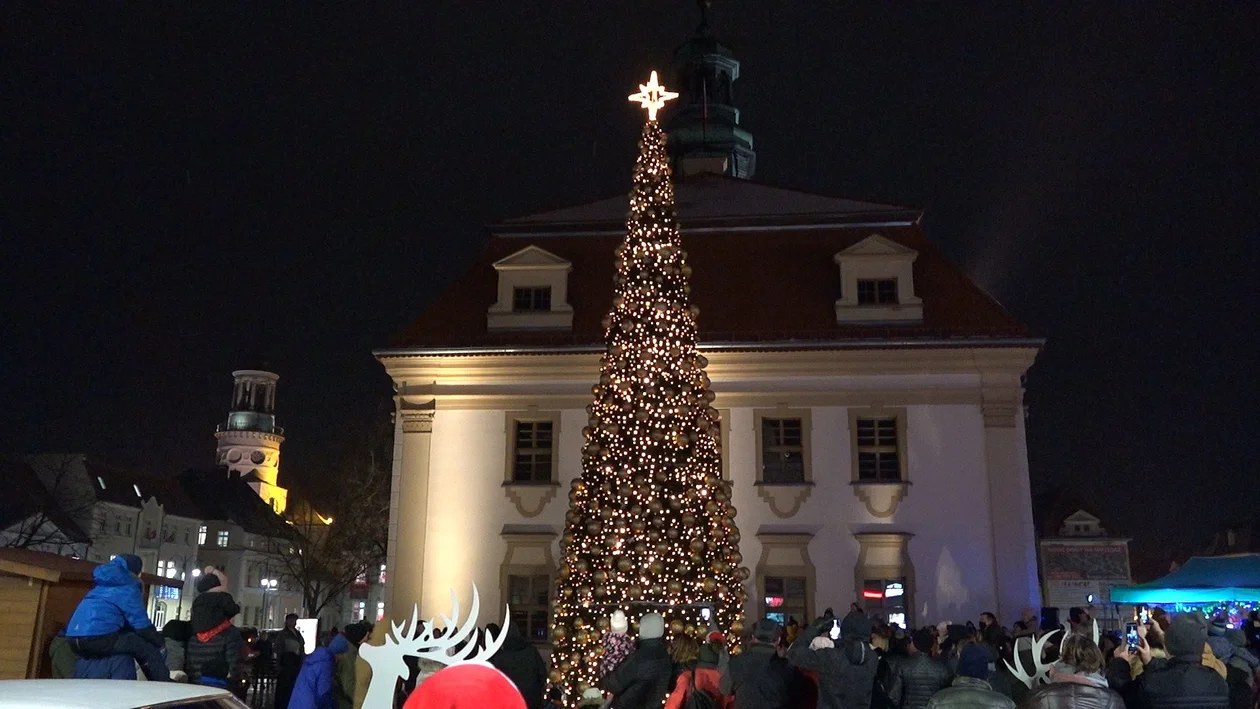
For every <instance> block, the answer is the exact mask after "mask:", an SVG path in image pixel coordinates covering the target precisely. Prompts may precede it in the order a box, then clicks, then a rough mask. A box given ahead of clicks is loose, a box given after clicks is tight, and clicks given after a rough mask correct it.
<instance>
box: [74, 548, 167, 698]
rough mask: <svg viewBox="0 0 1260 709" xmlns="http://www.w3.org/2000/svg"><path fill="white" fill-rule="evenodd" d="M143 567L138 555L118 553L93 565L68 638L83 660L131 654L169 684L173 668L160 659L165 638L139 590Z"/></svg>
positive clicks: (150, 674) (153, 675)
mask: <svg viewBox="0 0 1260 709" xmlns="http://www.w3.org/2000/svg"><path fill="white" fill-rule="evenodd" d="M143 567H144V562H143V561H141V560H140V557H138V556H136V555H135V554H120V555H118V556H115V557H114V558H113V559H111V560H110V561H109V562H107V563H104V564H100V565H98V566H97V567H96V568H95V569H93V570H92V581H93V582H94V585H93V586H92V589H91V590H89V591H88V592H87V594H86V595H84V596H83V600H81V601H79V605H78V606H77V607H75V609H74V614H73V615H71V616H70V622H69V623H68V624H67V625H66V639H67V641H69V644H70V647H71V648H72V649H73V650H74V652H75V654H77V655H78V656H79V657H81V658H88V659H98V660H103V659H106V658H110V657H113V656H115V655H123V656H127V657H130V658H134V661H135V662H138V663H140V666H141V668H142V669H143V670H144V674H145V676H146V677H148V678H149V679H150V680H153V681H158V682H168V681H170V679H171V671H170V669H169V668H168V667H167V666H166V660H165V658H163V657H162V649H163V648H164V646H165V642H164V641H163V640H162V636H161V635H159V634H158V632H157V629H156V628H154V627H153V621H151V620H149V614H148V612H146V611H145V607H144V596H143V593H142V592H141V589H140V579H139V576H140V572H141V570H142V569H143ZM125 664H127V663H121V662H120V663H119V666H122V665H125ZM76 665H77V663H76ZM78 674H79V671H78V669H77V667H76V670H75V676H76V677H78ZM81 679H82V678H81Z"/></svg>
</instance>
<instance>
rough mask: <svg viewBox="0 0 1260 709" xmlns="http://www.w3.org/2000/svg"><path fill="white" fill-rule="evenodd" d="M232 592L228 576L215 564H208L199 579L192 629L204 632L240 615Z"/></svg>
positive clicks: (239, 608)
mask: <svg viewBox="0 0 1260 709" xmlns="http://www.w3.org/2000/svg"><path fill="white" fill-rule="evenodd" d="M240 612H241V607H240V606H239V605H237V603H236V600H235V599H233V598H232V594H230V593H228V584H227V576H226V575H225V574H224V573H223V572H222V571H220V570H218V569H216V568H214V567H213V566H207V567H206V568H205V571H203V572H202V574H201V578H199V579H197V598H196V599H195V600H193V605H192V631H193V632H194V633H204V632H206V631H208V630H212V629H214V628H216V627H218V626H220V625H223V624H225V623H227V624H230V623H231V622H232V619H233V618H235V617H236V616H237V615H240Z"/></svg>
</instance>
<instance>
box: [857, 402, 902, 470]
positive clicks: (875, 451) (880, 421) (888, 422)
mask: <svg viewBox="0 0 1260 709" xmlns="http://www.w3.org/2000/svg"><path fill="white" fill-rule="evenodd" d="M857 463H858V476H857V477H858V480H863V481H870V482H897V481H899V480H901V450H900V446H899V444H898V441H897V419H896V418H895V417H885V418H859V419H858V420H857Z"/></svg>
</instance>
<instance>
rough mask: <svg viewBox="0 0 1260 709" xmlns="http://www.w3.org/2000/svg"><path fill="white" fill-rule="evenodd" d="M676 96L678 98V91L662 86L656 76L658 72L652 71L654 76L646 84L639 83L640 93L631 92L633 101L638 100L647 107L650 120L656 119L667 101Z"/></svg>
mask: <svg viewBox="0 0 1260 709" xmlns="http://www.w3.org/2000/svg"><path fill="white" fill-rule="evenodd" d="M676 98H678V94H677V93H675V92H673V91H667V90H666V89H665V87H664V86H661V84H660V81H658V80H657V78H656V72H652V77H651V78H650V79H648V82H647V83H646V84H639V93H637V94H630V100H631V101H637V102H638V103H639V104H641V105H642V106H643V107H644V108H646V109H647V112H648V120H649V121H655V120H656V112H657V111H659V110H661V109H662V108H663V107H664V106H665V102H666V101H672V100H674V99H676Z"/></svg>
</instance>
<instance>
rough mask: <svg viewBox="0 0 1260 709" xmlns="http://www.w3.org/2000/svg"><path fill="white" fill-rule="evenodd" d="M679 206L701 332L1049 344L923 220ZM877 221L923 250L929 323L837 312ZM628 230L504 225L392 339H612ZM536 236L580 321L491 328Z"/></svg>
mask: <svg viewBox="0 0 1260 709" xmlns="http://www.w3.org/2000/svg"><path fill="white" fill-rule="evenodd" d="M680 215H681V219H682V220H683V223H684V227H683V245H684V247H685V248H686V249H687V253H688V262H689V263H690V265H691V266H692V269H693V274H692V277H691V286H692V300H693V302H694V303H695V304H696V305H697V306H699V308H700V323H699V324H700V341H701V344H704V343H706V342H707V343H720V342H731V343H737V342H738V343H744V342H761V343H770V344H773V343H784V344H785V346H786V345H787V343H793V344H792V346H800V345H807V344H808V343H811V342H813V343H819V342H838V341H848V342H852V343H855V344H856V343H861V344H862V345H863V346H866V345H869V346H871V347H881V346H889V345H890V344H892V343H900V342H906V341H928V342H933V343H937V342H939V341H942V340H963V339H966V340H968V341H971V340H975V339H981V340H984V339H993V340H995V341H997V340H1001V341H1003V342H1009V340H1011V339H1026V340H1027V344H1028V346H1037V345H1038V344H1039V341H1038V340H1034V339H1032V336H1031V334H1030V333H1029V331H1028V330H1027V329H1026V328H1025V327H1024V326H1023V325H1021V324H1020V323H1019V322H1018V321H1016V320H1015V318H1014V317H1012V316H1011V314H1010V313H1008V312H1007V311H1006V310H1004V309H1003V308H1002V306H1001V305H999V304H998V303H997V301H995V300H994V299H993V298H991V297H990V296H989V295H987V294H986V293H985V292H984V291H982V290H981V289H980V288H979V287H978V286H977V285H976V284H975V283H973V282H972V281H971V279H969V278H968V277H967V276H966V275H965V274H964V273H963V272H962V271H961V270H960V269H959V268H958V267H956V266H954V265H953V264H952V263H950V262H949V261H948V260H946V258H945V257H944V255H943V254H942V253H941V252H940V250H939V249H937V248H936V247H935V246H934V245H932V244H931V243H930V242H928V240H927V238H926V237H925V235H924V234H923V231H922V229H921V228H920V226H919V225H918V224H917V223H911V222H902V225H900V226H872V227H859V226H852V225H850V226H839V225H837V226H833V227H813V228H808V229H786V228H784V229H775V228H773V227H769V228H761V229H759V230H756V231H741V230H732V231H724V230H722V229H721V228H713V229H710V230H704V231H700V232H698V233H688V231H687V222H686V214H685V213H684V212H683V210H681V209H680ZM500 231H501V230H500ZM539 231H541V229H539ZM550 233H551V234H555V232H554V231H553V232H550ZM876 233H878V234H881V235H883V236H884V237H887V238H889V239H891V240H892V241H895V242H897V243H899V244H901V245H903V246H906V247H909V248H911V249H914V250H915V251H917V252H918V258H917V259H916V260H915V262H914V288H915V295H916V296H918V297H919V298H921V299H922V300H923V321H922V322H921V323H912V324H878V325H877V324H853V325H838V324H837V323H836V316H835V301H836V299H837V298H838V297H839V295H840V293H839V290H840V277H839V268H838V267H837V266H836V264H835V262H834V260H833V256H834V255H835V254H836V253H837V252H839V251H842V250H844V249H846V248H848V247H850V246H853V245H854V244H856V243H857V242H859V241H861V240H863V239H865V238H867V237H868V236H871V235H872V234H876ZM622 238H623V236H622V235H621V234H619V233H616V232H609V233H606V234H589V235H547V236H542V235H538V234H531V232H530V231H529V230H522V231H518V232H517V233H515V234H513V235H511V236H495V237H493V238H492V239H491V241H490V243H489V244H488V246H487V247H486V249H485V250H484V252H483V253H482V254H481V256H480V257H479V258H478V259H477V260H476V261H475V262H474V263H473V265H472V267H471V268H470V269H469V270H468V271H467V272H465V273H464V275H463V276H461V277H460V278H459V279H458V280H456V281H455V283H454V284H453V285H452V286H451V287H450V288H448V289H447V290H446V292H444V293H443V294H442V295H441V296H440V297H439V298H438V299H437V300H436V301H435V302H433V303H432V305H431V306H430V307H429V308H428V310H426V311H425V312H424V313H423V314H421V315H420V317H419V318H418V319H416V320H415V321H414V322H413V323H412V324H411V326H410V327H408V328H407V329H406V330H405V331H403V332H402V333H401V335H400V336H399V337H397V338H396V339H395V340H394V342H393V343H392V347H393V348H397V349H408V348H419V349H446V348H477V347H504V346H516V347H542V348H545V347H562V346H575V345H598V344H602V343H603V331H602V328H601V326H600V322H601V320H602V319H603V318H604V316H605V315H606V314H607V313H608V310H609V307H610V306H611V303H612V288H613V285H612V279H613V250H614V249H615V248H616V247H617V246H618V244H620V243H621V241H622ZM531 244H535V245H537V246H539V247H541V248H544V249H546V250H547V251H550V252H552V253H554V254H556V255H557V256H560V257H562V258H564V259H566V260H568V261H569V262H571V263H572V264H573V268H572V271H571V272H570V273H569V287H568V291H569V303H570V305H572V306H573V311H574V312H573V329H572V331H564V332H556V331H532V332H531V331H514V332H493V333H492V332H488V331H487V329H486V310H487V309H488V308H489V307H490V306H491V305H492V304H493V303H494V302H495V300H496V297H497V283H498V281H497V278H498V275H497V273H496V271H495V270H494V268H493V264H494V262H495V261H498V260H499V259H502V258H504V257H506V256H509V255H511V254H513V253H516V252H517V251H519V250H521V249H523V248H525V247H527V246H529V245H531ZM946 346H948V343H946ZM382 354H385V353H382Z"/></svg>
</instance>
